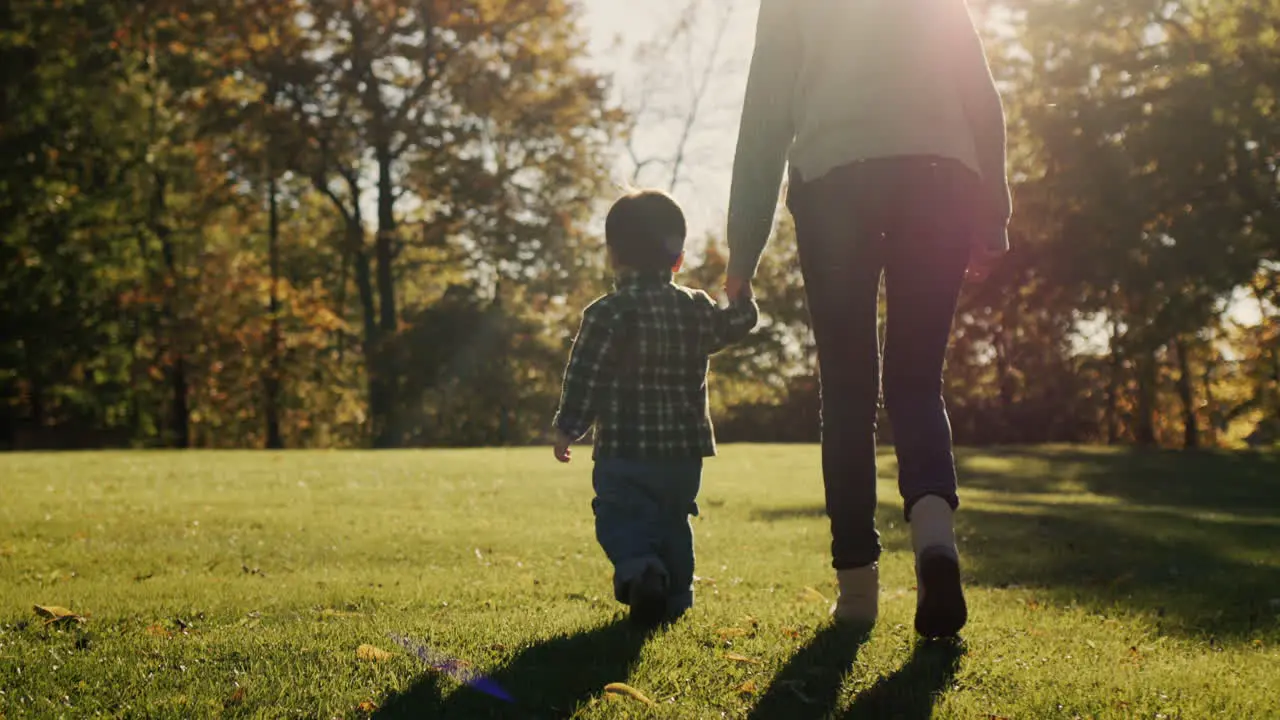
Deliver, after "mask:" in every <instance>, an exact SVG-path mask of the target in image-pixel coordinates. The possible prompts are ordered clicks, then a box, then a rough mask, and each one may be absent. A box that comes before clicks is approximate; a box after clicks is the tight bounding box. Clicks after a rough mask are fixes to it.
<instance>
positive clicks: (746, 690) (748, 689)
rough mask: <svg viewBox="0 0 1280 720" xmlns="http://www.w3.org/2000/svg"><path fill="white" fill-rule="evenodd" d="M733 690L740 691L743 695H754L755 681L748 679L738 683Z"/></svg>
mask: <svg viewBox="0 0 1280 720" xmlns="http://www.w3.org/2000/svg"><path fill="white" fill-rule="evenodd" d="M733 691H734V692H737V693H742V694H744V695H754V694H755V692H756V681H755V680H748V681H746V682H744V683H742V684H741V685H739V686H738V687H736V688H734V689H733Z"/></svg>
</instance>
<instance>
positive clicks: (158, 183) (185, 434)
mask: <svg viewBox="0 0 1280 720" xmlns="http://www.w3.org/2000/svg"><path fill="white" fill-rule="evenodd" d="M166 189H167V184H166V180H165V176H164V174H163V173H160V172H158V171H157V172H156V173H155V174H154V187H153V189H152V196H151V217H150V220H151V223H150V224H151V231H152V232H153V233H155V236H156V237H157V238H159V240H160V255H161V258H162V259H163V261H164V270H165V278H166V282H165V288H164V293H163V296H164V301H163V309H162V312H163V313H164V325H165V329H166V331H167V332H166V334H167V335H168V337H167V338H166V347H167V349H168V353H167V355H168V360H169V362H170V363H171V367H170V369H169V390H170V392H172V393H173V399H172V403H171V405H170V413H169V439H170V442H171V443H172V444H173V447H176V448H182V449H186V448H188V447H190V446H191V411H190V407H189V403H188V399H187V362H186V356H185V354H184V352H183V349H182V342H181V339H180V338H179V335H180V330H181V324H182V323H181V319H180V318H179V317H178V309H177V305H178V303H177V302H176V299H177V297H176V296H177V295H178V294H179V293H180V292H181V289H182V278H181V277H180V274H179V272H178V258H177V250H176V249H175V248H174V246H173V237H172V234H171V232H170V230H169V228H168V227H167V226H166V225H165V224H164V221H163V220H162V218H163V215H164V210H165V206H166V204H167V193H166Z"/></svg>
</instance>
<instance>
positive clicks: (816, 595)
mask: <svg viewBox="0 0 1280 720" xmlns="http://www.w3.org/2000/svg"><path fill="white" fill-rule="evenodd" d="M800 599H801V600H804V601H805V602H819V603H824V604H825V603H827V602H830V601H828V600H827V596H826V595H823V594H822V593H820V592H818V591H817V590H816V589H815V588H812V587H809V586H807V585H806V586H805V588H804V590H803V591H801V593H800Z"/></svg>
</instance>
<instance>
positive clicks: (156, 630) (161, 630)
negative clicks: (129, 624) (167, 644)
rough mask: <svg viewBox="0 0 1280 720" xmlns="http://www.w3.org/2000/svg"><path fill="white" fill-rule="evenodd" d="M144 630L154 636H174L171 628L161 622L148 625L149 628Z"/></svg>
mask: <svg viewBox="0 0 1280 720" xmlns="http://www.w3.org/2000/svg"><path fill="white" fill-rule="evenodd" d="M143 632H145V633H146V634H148V635H151V636H153V637H173V633H172V632H171V631H170V630H169V628H166V627H165V626H163V625H161V624H160V623H155V624H153V625H148V626H147V629H146V630H144V631H143Z"/></svg>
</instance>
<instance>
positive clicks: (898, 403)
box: [884, 162, 976, 637]
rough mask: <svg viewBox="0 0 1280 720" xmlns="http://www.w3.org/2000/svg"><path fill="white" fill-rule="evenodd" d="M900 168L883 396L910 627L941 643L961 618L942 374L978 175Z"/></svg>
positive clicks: (888, 276)
mask: <svg viewBox="0 0 1280 720" xmlns="http://www.w3.org/2000/svg"><path fill="white" fill-rule="evenodd" d="M905 172H907V173H908V183H907V185H908V186H909V187H910V188H911V190H910V191H909V192H907V193H906V194H905V196H904V197H903V201H904V202H903V203H902V204H900V205H899V206H898V208H897V213H896V214H897V218H896V220H895V221H894V223H893V229H892V231H891V232H890V235H889V237H888V238H887V240H888V244H889V248H890V249H889V250H888V258H887V261H886V268H885V292H886V296H887V298H886V299H887V303H888V315H887V317H886V319H885V326H886V327H885V357H884V365H885V369H884V395H885V405H886V406H887V409H888V411H889V420H890V422H891V423H892V424H893V436H894V446H895V450H896V452H897V456H898V484H899V490H900V492H901V494H902V498H903V502H904V511H905V513H906V517H907V520H908V521H909V522H910V523H911V531H912V542H913V545H914V546H915V551H916V572H917V581H918V582H917V586H918V588H919V590H918V592H919V595H918V600H919V602H918V605H917V610H916V629H917V630H918V631H919V632H920V633H921V634H923V635H926V636H929V637H939V636H947V635H953V634H954V633H955V632H957V631H959V630H960V628H961V627H963V626H964V624H965V622H966V619H967V609H966V607H965V602H964V594H963V592H962V590H961V587H960V570H959V556H958V553H957V551H956V548H955V535H954V531H953V527H952V513H953V512H954V510H955V509H956V507H957V506H958V505H959V498H958V496H957V493H956V470H955V459H954V455H953V453H952V443H951V441H952V438H951V425H950V422H949V420H948V418H947V410H946V404H945V403H944V401H943V398H942V372H943V363H944V360H945V356H946V351H947V345H948V341H949V339H950V335H951V327H952V322H953V318H954V316H955V311H956V304H957V300H958V298H959V294H960V288H961V286H962V284H963V283H964V276H965V269H966V267H967V265H968V260H969V252H970V250H969V249H970V242H969V238H970V235H971V234H972V232H973V231H974V222H973V220H972V212H971V208H972V207H974V205H973V203H972V202H971V201H970V199H971V198H972V197H973V196H974V191H975V190H976V184H975V183H976V178H975V177H973V176H972V175H971V174H970V173H969V172H968V171H967V170H965V169H964V168H963V167H959V166H957V165H954V164H950V163H928V162H921V163H917V164H916V165H913V166H911V167H909V168H907V169H905ZM921 208H928V212H924V213H922V212H920V210H921Z"/></svg>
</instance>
